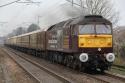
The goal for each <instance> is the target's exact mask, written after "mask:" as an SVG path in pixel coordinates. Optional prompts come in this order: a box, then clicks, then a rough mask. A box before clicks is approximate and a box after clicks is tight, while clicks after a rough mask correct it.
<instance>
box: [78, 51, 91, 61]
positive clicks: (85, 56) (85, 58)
mask: <svg viewBox="0 0 125 83" xmlns="http://www.w3.org/2000/svg"><path fill="white" fill-rule="evenodd" d="M88 58H89V57H88V54H87V53H81V54H80V56H79V59H80V61H81V62H87V61H88Z"/></svg>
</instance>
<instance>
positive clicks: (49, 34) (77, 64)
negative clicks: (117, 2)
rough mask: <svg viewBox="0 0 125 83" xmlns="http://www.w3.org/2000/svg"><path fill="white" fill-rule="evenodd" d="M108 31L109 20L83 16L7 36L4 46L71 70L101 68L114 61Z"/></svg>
mask: <svg viewBox="0 0 125 83" xmlns="http://www.w3.org/2000/svg"><path fill="white" fill-rule="evenodd" d="M112 34H113V30H112V23H111V22H110V21H109V20H107V19H105V18H104V17H102V16H99V15H87V16H80V17H77V18H73V19H69V20H66V21H63V22H60V23H57V24H55V25H52V26H51V27H49V28H48V29H47V30H46V31H41V30H39V31H34V32H31V33H26V34H23V35H19V36H14V37H11V38H8V39H6V41H5V45H6V46H9V47H11V48H14V49H17V50H20V51H22V52H25V53H29V54H32V55H35V56H40V57H42V58H45V59H47V60H49V61H51V62H56V63H60V64H63V65H66V66H69V67H71V68H74V69H80V70H85V69H91V70H97V69H99V70H100V71H104V70H108V69H109V68H110V67H111V65H112V63H113V61H114V60H115V55H114V53H113V35H112Z"/></svg>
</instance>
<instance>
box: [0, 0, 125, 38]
mask: <svg viewBox="0 0 125 83" xmlns="http://www.w3.org/2000/svg"><path fill="white" fill-rule="evenodd" d="M11 1H15V0H0V5H3V4H6V3H8V2H11ZM22 1H25V0H22ZM32 1H41V2H42V3H41V4H40V5H39V6H38V5H36V4H17V3H15V4H12V5H9V6H6V7H2V8H0V22H8V23H6V24H3V25H1V24H0V36H2V35H6V34H7V33H9V32H10V31H12V30H13V29H15V28H17V27H18V26H23V27H27V26H28V25H29V24H31V23H32V22H33V23H37V18H38V16H40V27H42V28H43V27H47V26H49V25H51V24H54V23H57V22H59V21H62V20H65V19H68V18H70V16H68V15H67V14H66V13H65V12H64V11H70V10H68V9H66V10H64V9H63V8H62V7H60V5H62V6H63V4H64V3H65V0H32ZM112 1H113V3H115V7H116V9H117V10H119V12H120V21H119V25H125V23H124V21H125V17H124V16H125V9H124V8H125V5H124V3H125V0H112ZM70 13H72V11H70ZM54 16H56V17H54ZM60 16H61V17H60ZM76 16H77V15H76ZM54 19H57V20H55V21H53V20H54Z"/></svg>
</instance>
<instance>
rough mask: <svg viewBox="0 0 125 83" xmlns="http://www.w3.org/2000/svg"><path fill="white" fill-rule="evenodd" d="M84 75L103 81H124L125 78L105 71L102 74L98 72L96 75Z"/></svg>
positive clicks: (123, 82)
mask: <svg viewBox="0 0 125 83" xmlns="http://www.w3.org/2000/svg"><path fill="white" fill-rule="evenodd" d="M86 75H88V76H89V77H92V78H94V79H96V80H100V81H102V82H104V83H125V78H123V77H119V76H116V75H113V74H111V73H105V74H103V75H101V74H98V75H90V74H86Z"/></svg>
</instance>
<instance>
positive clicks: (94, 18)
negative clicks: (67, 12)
mask: <svg viewBox="0 0 125 83" xmlns="http://www.w3.org/2000/svg"><path fill="white" fill-rule="evenodd" d="M93 22H96V23H105V24H112V23H111V22H110V21H109V20H107V19H105V18H103V17H102V16H100V15H87V16H80V17H77V18H72V19H69V20H66V21H63V22H60V23H57V24H55V25H52V26H51V27H50V28H49V29H48V31H49V30H54V29H61V28H62V27H65V26H66V25H76V24H79V25H80V24H81V25H83V24H87V23H93Z"/></svg>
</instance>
